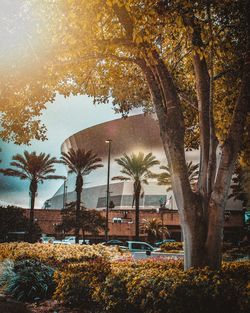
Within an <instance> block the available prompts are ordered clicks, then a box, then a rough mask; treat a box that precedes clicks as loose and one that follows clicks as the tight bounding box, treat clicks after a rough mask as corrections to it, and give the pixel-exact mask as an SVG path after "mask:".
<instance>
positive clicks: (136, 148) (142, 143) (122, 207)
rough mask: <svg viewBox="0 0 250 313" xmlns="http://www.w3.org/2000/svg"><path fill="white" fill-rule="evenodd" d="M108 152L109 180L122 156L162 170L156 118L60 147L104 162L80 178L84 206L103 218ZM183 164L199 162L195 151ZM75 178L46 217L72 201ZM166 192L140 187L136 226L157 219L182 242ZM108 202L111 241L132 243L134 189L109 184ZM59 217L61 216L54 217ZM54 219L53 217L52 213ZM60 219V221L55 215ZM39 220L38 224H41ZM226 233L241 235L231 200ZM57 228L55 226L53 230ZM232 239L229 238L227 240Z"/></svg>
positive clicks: (81, 135) (238, 210)
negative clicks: (153, 162) (149, 160)
mask: <svg viewBox="0 0 250 313" xmlns="http://www.w3.org/2000/svg"><path fill="white" fill-rule="evenodd" d="M107 140H112V141H111V146H110V148H111V149H110V151H111V154H110V177H111V178H112V177H114V176H118V175H121V174H120V167H119V165H118V164H117V163H116V161H115V159H116V158H119V157H121V156H122V155H123V154H124V153H126V154H128V155H130V154H131V153H138V152H144V153H145V154H146V153H149V152H152V154H153V155H154V156H155V157H156V158H157V159H158V160H159V161H160V163H161V165H166V164H167V161H166V156H165V152H164V150H163V146H162V142H161V138H160V130H159V125H158V121H157V119H156V118H155V117H154V115H143V114H140V115H134V116H131V117H128V118H126V119H117V120H112V121H109V122H106V123H102V124H99V125H96V126H93V127H90V128H87V129H84V130H82V131H80V132H78V133H76V134H74V135H72V136H70V137H69V138H67V139H66V140H65V141H64V143H63V144H62V147H61V150H62V151H63V152H68V151H69V149H71V148H73V149H78V148H82V149H85V150H93V152H95V153H96V154H97V155H98V156H99V157H101V158H102V162H103V164H104V166H103V167H102V168H98V169H97V170H95V171H93V172H91V173H90V174H89V175H87V176H84V188H83V192H82V202H83V204H84V205H85V207H86V208H89V209H97V210H99V211H101V212H102V214H103V215H104V216H105V210H106V199H107V198H106V197H107V172H108V148H109V147H108V145H109V144H108V143H106V141H107ZM186 160H187V161H191V160H192V161H193V162H194V163H198V162H199V153H198V151H189V152H186ZM152 171H154V172H155V173H157V172H160V171H161V170H160V169H159V166H155V167H154V168H152ZM75 179H76V177H75V175H69V176H68V177H67V180H66V181H65V183H64V184H63V185H62V186H61V187H60V188H59V190H58V191H57V192H56V194H55V195H54V196H53V197H52V198H50V199H48V200H47V201H46V202H45V205H44V208H45V209H48V210H46V211H47V212H48V211H53V212H55V210H60V209H62V208H63V207H64V206H65V203H70V202H73V201H76V192H75ZM166 189H167V188H166V186H159V185H158V184H157V182H156V180H153V179H152V180H149V184H148V185H143V197H142V198H141V199H140V212H141V213H140V221H141V222H142V221H143V219H150V218H155V217H158V218H159V219H160V220H162V223H163V224H164V225H166V226H167V227H168V228H169V230H170V231H171V233H172V236H173V237H174V238H176V239H178V240H180V239H181V228H180V223H179V217H178V211H177V207H176V203H175V200H174V196H173V193H172V191H168V192H167V191H166ZM110 200H111V201H112V202H113V204H114V207H112V208H110V212H109V221H108V222H109V229H110V236H111V237H113V238H115V237H116V238H118V237H119V238H121V237H126V238H133V236H134V228H135V227H134V225H133V224H134V219H135V215H134V207H133V206H132V203H133V183H132V182H119V181H112V180H111V181H110ZM58 213H59V212H58ZM53 214H55V213H53ZM58 217H59V215H58ZM39 219H40V218H39ZM225 221H226V223H225V227H226V229H227V232H228V233H229V232H230V233H231V232H233V233H234V235H235V233H238V234H239V231H240V229H241V228H242V224H243V219H242V206H241V202H240V201H233V200H231V199H230V200H229V201H228V202H227V206H226V212H225ZM55 223H56V222H55V221H54V224H55ZM230 237H231V236H230Z"/></svg>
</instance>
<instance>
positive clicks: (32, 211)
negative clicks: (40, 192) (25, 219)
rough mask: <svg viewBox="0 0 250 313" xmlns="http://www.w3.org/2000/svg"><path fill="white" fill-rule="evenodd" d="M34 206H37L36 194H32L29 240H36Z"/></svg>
mask: <svg viewBox="0 0 250 313" xmlns="http://www.w3.org/2000/svg"><path fill="white" fill-rule="evenodd" d="M34 207H35V194H34V193H32V194H31V196H30V220H29V241H30V242H31V243H32V242H34Z"/></svg>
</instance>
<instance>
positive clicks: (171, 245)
mask: <svg viewBox="0 0 250 313" xmlns="http://www.w3.org/2000/svg"><path fill="white" fill-rule="evenodd" d="M160 248H161V251H162V252H170V251H173V252H174V251H175V250H176V251H179V250H183V243H182V242H165V243H164V244H162V245H161V246H160Z"/></svg>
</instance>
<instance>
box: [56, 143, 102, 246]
mask: <svg viewBox="0 0 250 313" xmlns="http://www.w3.org/2000/svg"><path fill="white" fill-rule="evenodd" d="M61 160H62V163H63V164H65V165H66V166H68V173H69V174H70V173H75V174H76V184H75V191H76V216H75V219H76V227H75V238H76V243H79V230H80V225H79V220H80V218H79V217H80V216H79V215H80V206H81V194H82V187H83V176H86V175H88V174H89V173H90V172H92V171H93V170H95V169H97V168H98V167H102V166H103V164H101V163H100V162H101V161H102V159H101V158H98V157H97V155H96V154H94V153H93V152H92V150H89V151H85V150H84V149H77V150H74V149H73V148H71V149H70V150H69V151H68V152H67V153H65V152H62V157H61Z"/></svg>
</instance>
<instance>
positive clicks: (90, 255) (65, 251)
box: [0, 242, 122, 267]
mask: <svg viewBox="0 0 250 313" xmlns="http://www.w3.org/2000/svg"><path fill="white" fill-rule="evenodd" d="M121 257H122V252H121V251H119V250H118V249H117V248H116V247H107V246H104V245H102V244H98V245H64V244H43V243H35V244H30V243H27V242H21V243H19V242H13V243H2V244H0V261H3V260H5V259H11V260H22V259H34V260H38V261H41V262H43V263H45V264H48V265H51V266H54V267H61V266H64V265H65V264H69V263H74V262H78V263H79V262H81V261H86V260H91V259H95V258H103V259H105V260H112V259H117V258H121Z"/></svg>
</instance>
